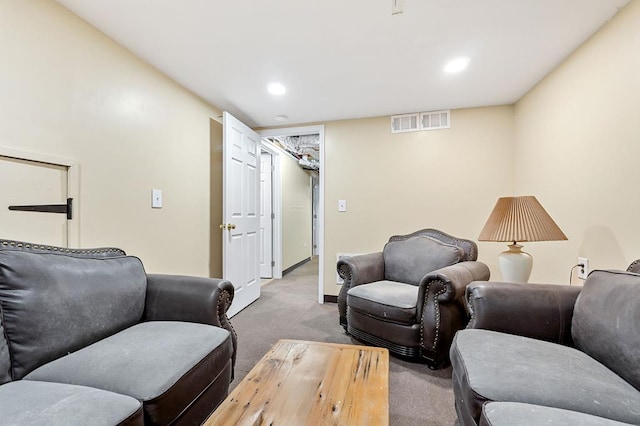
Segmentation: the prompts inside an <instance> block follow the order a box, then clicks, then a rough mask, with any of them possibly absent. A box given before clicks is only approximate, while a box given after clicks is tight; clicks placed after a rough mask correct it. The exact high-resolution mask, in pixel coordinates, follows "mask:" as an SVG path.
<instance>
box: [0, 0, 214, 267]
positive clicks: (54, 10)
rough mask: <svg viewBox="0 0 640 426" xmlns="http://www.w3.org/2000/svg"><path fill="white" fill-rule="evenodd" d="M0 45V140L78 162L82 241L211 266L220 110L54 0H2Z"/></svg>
mask: <svg viewBox="0 0 640 426" xmlns="http://www.w3.org/2000/svg"><path fill="white" fill-rule="evenodd" d="M0 52H2V54H1V55H0V93H2V96H1V97H0V113H1V114H0V115H1V117H2V119H0V145H2V146H5V147H8V148H12V149H18V150H23V151H32V152H37V153H41V154H53V155H56V156H62V157H68V158H73V159H75V160H76V161H77V162H78V164H79V165H80V167H79V169H80V197H79V198H80V199H79V200H78V201H79V205H80V218H79V220H80V245H81V246H83V247H95V246H105V245H114V246H119V247H122V248H124V249H125V250H126V251H127V252H129V253H130V254H133V255H137V256H139V257H141V258H142V260H143V262H144V264H145V267H146V269H147V271H149V272H171V273H185V274H196V275H205V276H206V275H208V273H209V118H210V117H216V116H218V115H219V112H218V111H216V110H215V109H214V108H212V107H210V106H209V105H207V104H206V103H204V102H202V101H201V100H199V99H198V98H197V97H195V96H193V95H192V94H191V93H189V92H187V91H186V90H184V89H183V88H181V87H180V86H178V85H177V84H175V83H174V82H173V81H171V80H169V79H168V78H166V77H165V76H163V75H162V74H160V73H159V72H157V71H155V70H154V69H153V68H151V67H150V66H148V65H146V64H145V63H143V62H142V61H140V60H139V59H137V58H135V57H134V56H133V55H132V54H131V53H129V52H128V51H127V50H125V49H123V48H122V47H120V46H119V45H118V44H116V43H115V42H113V41H112V40H110V39H108V38H107V37H105V36H104V35H103V34H102V33H100V32H98V31H97V30H95V29H94V28H92V27H91V26H89V25H87V24H86V23H85V22H83V21H81V20H80V19H78V18H77V17H75V15H73V14H71V13H70V12H68V11H67V10H66V9H64V8H63V7H62V6H60V5H59V4H57V3H55V2H53V1H50V0H29V1H15V0H0ZM153 188H156V189H161V190H163V195H164V208H163V209H160V210H158V209H153V210H152V209H151V190H152V189H153Z"/></svg>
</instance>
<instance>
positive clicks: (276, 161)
mask: <svg viewBox="0 0 640 426" xmlns="http://www.w3.org/2000/svg"><path fill="white" fill-rule="evenodd" d="M258 134H259V135H260V136H261V137H262V138H263V142H264V143H263V144H262V148H263V152H265V151H267V152H269V151H270V153H271V154H275V155H272V157H271V159H272V171H273V175H272V182H273V186H272V188H273V191H272V202H273V227H272V230H273V231H272V233H271V236H272V244H271V247H272V248H273V265H274V266H273V277H274V278H278V277H281V276H282V272H283V270H284V271H286V270H287V268H291V267H296V266H297V264H296V260H297V258H300V260H301V262H298V263H300V264H301V263H305V260H304V259H305V258H306V259H307V260H309V259H311V258H312V257H313V256H316V255H317V256H318V302H319V303H323V301H324V291H323V285H322V283H323V266H324V252H323V243H324V229H323V223H324V221H323V213H324V207H323V206H324V176H323V173H322V160H323V155H324V152H323V145H324V126H322V125H320V126H305V127H291V128H283V129H269V130H262V131H259V132H258ZM307 136H313V138H314V139H315V141H316V144H317V153H316V155H315V156H311V155H300V152H298V155H295V154H292V153H287V149H286V146H282V144H276V143H274V139H275V138H280V139H281V141H284V140H286V139H289V141H290V142H291V141H294V142H295V141H297V142H301V143H299V144H298V145H299V146H298V147H299V148H300V147H301V145H304V141H305V139H308V138H306V137H307ZM278 145H281V146H278ZM302 147H304V146H302ZM287 156H293V157H295V161H296V163H297V164H296V167H299V168H301V169H303V170H305V176H306V179H307V180H306V184H305V183H304V182H303V179H304V177H301V176H300V174H299V173H298V174H297V177H296V178H295V180H296V181H297V182H298V184H297V185H298V189H297V190H296V189H294V191H295V194H294V195H293V197H294V200H293V201H291V200H289V201H288V204H287V206H286V209H285V211H284V212H283V211H282V202H283V201H282V197H283V194H282V193H281V192H280V191H281V190H282V188H283V182H282V174H283V169H284V168H285V167H287V166H288V165H290V158H288V157H287ZM313 157H315V158H313ZM285 158H286V159H287V161H288V162H284V161H285ZM287 183H288V184H292V185H294V186H295V185H296V183H295V182H293V183H292V182H285V184H287ZM305 185H306V186H305ZM303 186H305V187H306V188H307V189H308V191H307V196H306V199H305V200H303V199H302V196H301V194H302V193H303V192H304V191H305V190H304V189H301V188H302V187H303ZM295 197H298V198H297V199H295ZM285 199H287V196H286V195H285ZM307 226H308V233H307V232H306V229H307ZM285 228H286V231H287V232H283V231H285ZM300 229H304V230H305V231H304V235H300V233H299V232H296V231H297V230H300ZM289 231H291V232H289ZM268 236H269V235H268V234H266V233H265V237H267V238H268ZM287 239H291V241H289V240H287ZM283 240H285V241H283ZM265 244H268V243H265ZM283 247H284V251H283ZM287 247H293V249H292V250H288V249H287ZM291 253H293V255H292V254H291ZM307 253H308V255H307ZM292 256H293V257H292ZM296 256H297V257H296ZM290 264H291V265H290Z"/></svg>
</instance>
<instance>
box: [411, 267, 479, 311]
mask: <svg viewBox="0 0 640 426" xmlns="http://www.w3.org/2000/svg"><path fill="white" fill-rule="evenodd" d="M489 276H490V271H489V267H487V265H485V264H484V263H482V262H478V261H467V262H460V263H456V264H454V265H451V266H446V267H444V268H440V269H437V270H435V271H433V272H431V273H429V274H427V275H426V276H425V277H424V278H423V279H422V281H421V282H420V293H419V295H418V300H424V291H425V289H426V288H429V291H430V292H435V297H437V299H438V301H439V302H452V301H454V300H457V299H459V298H461V297H463V296H464V295H465V290H466V289H467V285H469V283H471V282H473V281H486V280H488V279H489ZM434 283H439V284H436V285H435V286H434Z"/></svg>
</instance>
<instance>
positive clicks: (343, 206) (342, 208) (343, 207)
mask: <svg viewBox="0 0 640 426" xmlns="http://www.w3.org/2000/svg"><path fill="white" fill-rule="evenodd" d="M338 211H339V212H346V211H347V200H338Z"/></svg>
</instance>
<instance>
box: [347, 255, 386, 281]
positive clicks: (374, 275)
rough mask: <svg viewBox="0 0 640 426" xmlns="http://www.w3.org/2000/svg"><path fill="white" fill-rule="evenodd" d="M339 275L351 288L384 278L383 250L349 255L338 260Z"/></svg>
mask: <svg viewBox="0 0 640 426" xmlns="http://www.w3.org/2000/svg"><path fill="white" fill-rule="evenodd" d="M338 275H340V278H342V279H343V280H344V285H346V286H347V287H349V288H351V287H354V286H356V285H360V284H367V283H372V282H374V281H381V280H383V279H384V258H383V257H382V252H378V253H370V254H363V255H360V256H353V257H347V258H345V259H340V260H339V261H338Z"/></svg>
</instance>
